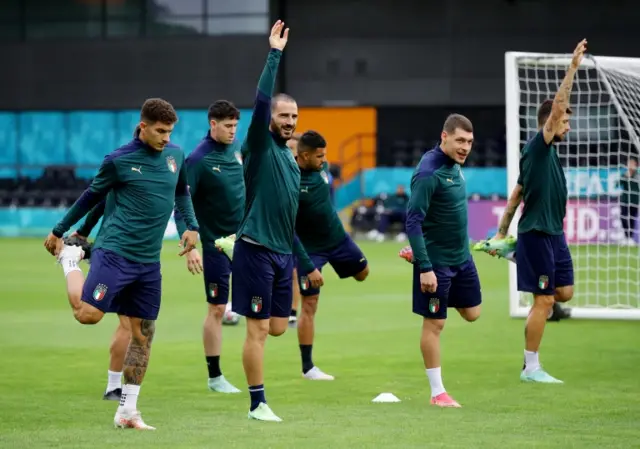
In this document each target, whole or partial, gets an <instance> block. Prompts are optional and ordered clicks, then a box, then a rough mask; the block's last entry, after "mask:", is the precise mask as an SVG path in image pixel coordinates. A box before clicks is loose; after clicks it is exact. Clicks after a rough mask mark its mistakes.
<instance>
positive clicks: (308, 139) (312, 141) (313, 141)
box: [298, 131, 327, 154]
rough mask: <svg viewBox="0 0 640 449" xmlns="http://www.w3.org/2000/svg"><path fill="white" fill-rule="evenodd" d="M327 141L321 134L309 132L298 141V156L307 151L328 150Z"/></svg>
mask: <svg viewBox="0 0 640 449" xmlns="http://www.w3.org/2000/svg"><path fill="white" fill-rule="evenodd" d="M326 147H327V141H326V140H324V137H322V135H321V134H320V133H319V132H316V131H307V132H305V133H304V134H302V135H301V136H300V140H299V141H298V154H300V153H304V152H305V151H316V150H317V149H318V148H326Z"/></svg>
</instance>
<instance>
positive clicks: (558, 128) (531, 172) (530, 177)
mask: <svg viewBox="0 0 640 449" xmlns="http://www.w3.org/2000/svg"><path fill="white" fill-rule="evenodd" d="M586 50H587V41H586V40H582V41H580V43H578V46H577V47H576V49H575V50H574V52H573V57H572V59H571V64H570V66H569V68H568V69H567V73H566V74H565V77H564V80H563V81H562V84H561V85H560V89H559V90H558V92H557V93H556V96H555V98H554V99H553V100H546V101H544V102H543V103H542V104H541V105H540V107H539V109H538V127H539V131H538V133H537V134H536V135H535V136H533V137H532V138H531V140H529V141H528V142H527V143H526V145H525V146H524V147H523V148H522V151H521V153H520V175H519V176H518V184H517V185H516V187H515V188H514V190H513V192H512V193H511V196H510V197H509V201H508V203H507V207H506V208H505V211H504V214H503V216H502V219H501V220H500V225H499V228H498V233H497V234H496V236H495V237H494V238H493V239H492V240H493V241H495V244H496V245H498V246H499V244H500V242H501V241H503V240H505V238H506V237H507V233H508V230H509V226H510V225H511V221H512V220H513V216H514V215H515V213H516V210H517V209H518V206H520V202H521V201H523V200H524V208H523V210H522V216H521V217H520V220H519V222H518V240H517V243H516V253H515V257H516V265H517V272H518V290H519V291H521V292H527V293H531V294H533V306H532V307H531V310H530V311H529V316H528V318H527V322H526V325H525V349H524V366H523V369H522V373H521V374H520V379H521V380H523V381H526V382H540V383H562V381H561V380H558V379H556V378H554V377H553V376H551V375H549V374H548V373H547V372H546V371H545V370H544V369H542V366H541V364H540V359H539V356H538V351H539V349H540V342H541V341H542V335H543V333H544V328H545V324H546V321H547V317H548V316H549V314H550V312H551V311H552V308H553V305H554V303H555V302H556V301H557V302H567V301H569V300H571V298H573V261H572V258H571V252H570V251H569V247H568V246H567V240H566V237H565V235H564V227H563V221H564V218H565V215H566V212H567V183H566V179H565V176H564V171H563V169H562V165H561V164H560V159H559V158H558V153H557V150H556V147H555V144H556V143H557V142H560V141H562V140H564V138H565V137H566V135H567V133H568V132H569V130H570V129H571V127H570V126H569V117H570V115H571V108H570V107H569V100H570V97H571V89H572V87H573V80H574V77H575V74H576V72H577V71H578V68H579V67H580V63H581V62H582V58H583V57H584V53H585V51H586ZM489 242H491V240H490V241H489Z"/></svg>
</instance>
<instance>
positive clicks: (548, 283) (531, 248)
mask: <svg viewBox="0 0 640 449" xmlns="http://www.w3.org/2000/svg"><path fill="white" fill-rule="evenodd" d="M516 265H517V271H518V291H521V292H527V293H533V294H534V295H553V294H554V292H555V289H556V287H566V286H569V285H573V260H572V259H571V252H570V251H569V247H568V246H567V239H566V238H565V236H564V234H562V235H550V234H546V233H544V232H539V231H529V232H525V233H522V234H518V243H517V245H516Z"/></svg>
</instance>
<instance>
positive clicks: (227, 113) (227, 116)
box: [208, 100, 240, 121]
mask: <svg viewBox="0 0 640 449" xmlns="http://www.w3.org/2000/svg"><path fill="white" fill-rule="evenodd" d="M208 117H209V121H211V120H215V121H221V120H240V110H239V109H238V108H236V106H235V105H234V104H233V103H231V102H230V101H227V100H218V101H216V102H215V103H213V104H211V106H209V113H208Z"/></svg>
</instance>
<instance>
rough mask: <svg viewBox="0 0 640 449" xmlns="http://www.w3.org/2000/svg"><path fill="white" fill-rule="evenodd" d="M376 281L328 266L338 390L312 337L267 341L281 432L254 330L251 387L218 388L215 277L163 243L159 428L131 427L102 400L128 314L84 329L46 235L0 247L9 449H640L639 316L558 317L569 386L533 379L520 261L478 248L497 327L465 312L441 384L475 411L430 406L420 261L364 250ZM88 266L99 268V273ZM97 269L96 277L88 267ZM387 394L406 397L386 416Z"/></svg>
mask: <svg viewBox="0 0 640 449" xmlns="http://www.w3.org/2000/svg"><path fill="white" fill-rule="evenodd" d="M362 248H363V250H364V251H365V253H366V254H367V256H368V259H369V262H370V266H371V276H370V277H369V279H368V280H367V281H366V282H364V283H360V284H359V283H357V282H355V281H352V280H343V281H340V280H339V279H337V277H336V276H335V274H334V273H333V271H332V270H331V268H328V269H326V270H325V276H326V277H325V279H326V286H325V287H324V288H323V290H322V297H321V299H320V306H319V312H318V317H317V325H316V345H315V347H314V360H315V362H316V363H317V364H318V366H319V367H321V368H322V369H323V370H325V371H326V372H328V373H331V374H334V375H335V376H336V380H335V381H334V382H312V381H307V380H304V379H303V378H302V377H301V373H300V358H299V351H298V343H297V339H296V332H295V330H294V329H289V330H288V331H287V333H286V334H285V335H283V336H282V337H280V338H269V339H268V342H267V349H266V357H265V373H266V374H265V385H266V394H267V400H268V402H269V404H270V405H271V406H272V408H273V410H274V411H275V412H276V414H278V415H279V416H280V417H282V418H283V419H284V422H283V423H261V422H256V421H249V420H248V419H247V417H246V414H247V410H248V405H249V398H248V393H247V392H246V385H245V379H244V374H243V371H242V362H241V349H242V341H243V337H244V332H245V327H244V322H243V321H241V324H240V325H238V326H236V327H225V328H224V338H225V341H224V345H223V356H222V368H223V372H224V374H225V375H226V377H227V378H228V379H229V380H230V381H231V382H232V383H234V384H235V385H237V386H238V387H241V388H242V389H243V393H241V394H238V395H220V394H215V393H210V392H208V391H207V389H206V377H207V376H206V373H207V371H206V365H205V363H204V355H203V352H202V343H201V324H202V321H203V318H204V313H205V310H206V305H205V301H204V291H203V285H202V279H201V278H200V277H199V276H198V277H194V276H192V275H191V274H189V273H188V272H187V270H186V267H185V261H184V260H182V259H180V258H179V257H178V256H177V255H176V252H177V245H175V244H174V243H173V242H169V243H166V244H165V248H164V252H163V274H164V283H163V288H164V294H163V304H162V310H161V314H160V318H159V321H158V325H157V334H156V338H155V340H154V346H153V351H152V357H151V362H150V367H149V370H148V373H147V378H146V379H145V382H144V385H143V387H142V390H141V396H140V400H139V402H138V404H139V407H140V409H141V411H142V412H143V417H144V419H145V420H146V421H147V422H148V423H149V424H151V425H153V426H156V427H157V428H158V430H157V431H155V432H136V431H132V430H128V431H122V430H120V431H118V430H115V429H113V426H112V419H113V415H114V413H115V409H116V406H117V403H115V402H111V401H102V400H101V396H102V393H103V389H104V387H105V385H106V370H107V361H108V355H109V351H108V348H109V344H110V338H111V335H112V332H113V330H114V328H115V326H116V320H115V319H114V318H115V317H110V316H109V317H106V319H105V320H104V321H103V322H102V323H100V324H99V325H96V326H82V325H80V324H77V323H76V322H75V321H74V320H73V318H72V315H71V312H70V308H69V306H68V305H67V300H66V296H65V288H64V280H63V275H62V270H61V269H60V267H59V266H55V265H54V259H53V258H52V257H51V256H48V255H47V254H46V253H45V250H44V248H43V247H42V241H40V240H8V239H4V240H0V254H3V255H4V257H3V258H2V259H1V260H0V273H2V279H1V281H0V297H1V298H2V300H1V301H0V348H1V351H2V362H3V364H2V365H3V368H2V376H0V397H1V398H2V407H1V408H0V447H8V448H9V447H11V448H27V447H28V448H30V449H31V448H41V447H47V448H55V447H60V448H63V447H64V448H71V447H74V448H88V447H90V448H92V449H93V448H102V447H105V448H107V447H115V446H118V445H125V444H126V445H127V446H130V447H136V448H147V447H148V448H177V447H179V448H200V447H219V448H250V447H251V448H255V447H260V448H265V449H266V448H293V447H331V448H380V447H401V448H414V447H415V448H418V447H420V448H423V447H425V446H426V447H432V448H438V447H442V448H454V447H455V448H458V447H459V448H474V447H527V448H528V447H539V448H552V447H558V448H568V447H580V448H587V447H598V448H600V447H602V446H603V445H607V446H609V447H633V446H634V445H636V444H638V441H639V437H640V436H639V432H640V431H639V430H638V419H639V418H640V395H639V394H638V385H639V384H638V376H637V373H638V367H639V366H640V346H639V345H638V338H639V337H640V331H639V323H637V322H602V321H590V322H589V321H577V320H573V321H571V320H569V321H565V322H561V323H549V325H548V326H547V330H546V332H545V339H544V341H543V346H542V350H541V358H542V362H543V364H544V365H545V367H546V368H548V370H549V372H550V373H551V374H552V375H554V376H557V377H559V378H560V379H562V380H564V381H565V382H566V384H565V385H534V384H523V383H521V382H520V381H519V378H518V376H519V373H520V369H521V365H522V343H523V324H524V323H523V321H522V320H514V319H510V318H509V316H508V305H507V303H508V298H507V269H506V264H507V262H506V261H500V260H495V259H492V258H491V257H489V256H486V255H484V254H474V256H475V260H476V262H477V265H478V269H479V272H480V276H481V280H482V285H483V297H484V298H483V299H484V304H483V307H484V309H483V316H482V317H481V318H480V320H479V321H478V322H476V323H473V324H468V323H464V322H463V321H462V320H461V319H460V318H459V316H457V314H456V313H455V311H454V312H453V313H451V314H450V319H449V320H448V322H447V326H446V328H445V332H444V334H443V338H442V356H443V365H444V368H443V376H444V383H445V386H446V387H447V389H448V391H449V392H450V393H451V394H452V395H453V396H454V397H455V398H456V399H457V400H458V401H460V403H461V404H462V405H463V408H462V409H439V408H435V407H432V406H430V405H428V398H429V387H428V383H427V379H426V376H425V372H424V367H423V364H422V359H421V356H420V351H419V335H420V326H421V319H420V318H419V317H417V316H415V315H413V314H412V313H411V269H410V265H409V264H407V263H406V262H404V261H403V260H400V259H399V258H398V257H397V252H398V250H399V249H400V245H399V244H394V243H384V244H371V243H362ZM83 265H84V264H83ZM84 271H85V274H86V267H84ZM381 392H393V393H394V394H395V395H397V396H398V397H399V398H400V399H401V400H402V402H401V403H397V404H373V403H371V400H372V399H373V398H374V397H375V396H376V395H377V394H379V393H381Z"/></svg>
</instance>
